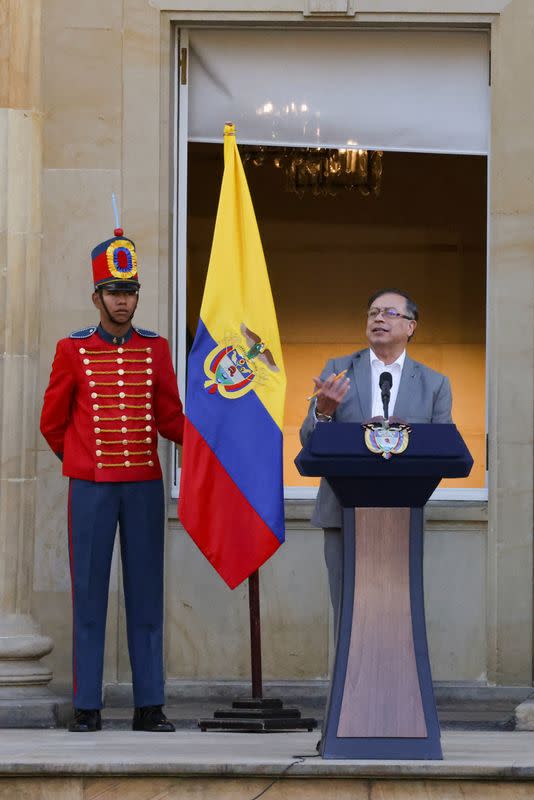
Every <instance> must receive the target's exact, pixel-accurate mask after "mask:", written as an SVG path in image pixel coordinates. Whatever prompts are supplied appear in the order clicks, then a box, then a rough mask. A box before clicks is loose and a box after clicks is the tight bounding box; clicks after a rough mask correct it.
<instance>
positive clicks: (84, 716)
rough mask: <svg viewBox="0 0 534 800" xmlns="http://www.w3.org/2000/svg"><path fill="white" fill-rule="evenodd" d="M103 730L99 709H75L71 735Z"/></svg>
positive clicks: (70, 728)
mask: <svg viewBox="0 0 534 800" xmlns="http://www.w3.org/2000/svg"><path fill="white" fill-rule="evenodd" d="M101 730H102V720H101V718H100V711H99V710H98V708H75V709H74V719H73V720H72V722H71V723H70V725H69V731H70V732H71V733H93V732H94V731H101Z"/></svg>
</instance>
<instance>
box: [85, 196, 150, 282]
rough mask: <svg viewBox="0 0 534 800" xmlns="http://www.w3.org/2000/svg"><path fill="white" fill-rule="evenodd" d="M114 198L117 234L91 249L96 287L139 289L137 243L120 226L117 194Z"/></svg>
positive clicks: (115, 231) (115, 232)
mask: <svg viewBox="0 0 534 800" xmlns="http://www.w3.org/2000/svg"><path fill="white" fill-rule="evenodd" d="M112 199H113V209H114V211H115V224H116V227H115V230H114V234H115V236H114V237H113V238H112V239H106V241H105V242H101V243H100V244H97V246H96V247H95V248H93V250H92V251H91V259H92V262H93V281H94V285H95V289H107V290H108V291H109V292H121V291H124V290H128V289H139V287H140V286H141V284H140V283H139V274H138V272H137V253H136V250H135V244H134V242H132V240H131V239H127V238H126V237H125V236H124V231H123V230H122V228H120V227H119V220H118V214H117V207H116V203H115V195H113V197H112Z"/></svg>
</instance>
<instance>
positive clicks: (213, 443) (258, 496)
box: [186, 320, 284, 542]
mask: <svg viewBox="0 0 534 800" xmlns="http://www.w3.org/2000/svg"><path fill="white" fill-rule="evenodd" d="M216 345H217V342H215V341H214V339H213V338H212V337H211V336H210V334H209V332H208V330H207V328H206V326H205V325H204V323H203V322H202V320H199V323H198V328H197V333H196V336H195V341H194V343H193V347H192V349H191V352H190V354H189V359H188V375H187V396H186V415H187V417H188V418H189V420H190V421H191V423H192V424H193V425H194V426H195V428H196V429H197V430H198V432H199V433H200V434H201V436H202V437H203V438H204V439H205V440H206V442H207V443H208V445H209V446H210V447H211V449H212V450H213V452H214V453H215V454H216V456H217V458H218V459H219V461H220V462H221V464H222V466H223V467H224V469H225V470H226V471H227V473H228V475H229V476H230V477H231V478H232V480H233V481H234V482H235V484H236V485H237V486H238V488H239V489H240V491H241V492H242V493H243V495H244V496H245V497H246V499H247V500H248V502H249V503H250V504H251V506H252V507H253V508H254V509H255V511H256V512H257V513H258V514H259V516H260V517H261V518H262V519H263V520H264V522H265V523H266V525H268V527H269V528H270V529H271V530H272V532H273V533H274V535H275V536H276V537H277V539H278V540H279V541H280V542H283V541H284V497H283V480H282V473H283V462H282V441H283V439H282V432H281V430H280V428H279V427H278V426H277V425H276V423H275V422H274V420H273V419H272V417H271V415H270V414H269V412H268V411H267V410H266V408H265V407H264V406H263V404H262V403H261V402H260V401H259V400H258V398H257V396H256V394H255V392H254V391H253V390H251V391H249V392H247V394H245V395H243V396H242V397H238V398H235V399H232V398H231V397H222V396H221V395H220V394H219V392H218V391H217V392H215V393H214V394H210V393H209V392H208V391H207V389H205V388H204V381H205V380H206V374H205V372H204V360H205V358H206V356H207V355H208V353H209V352H210V351H211V350H212V349H213V348H214V347H216ZM222 347H223V345H221V348H222ZM220 513H221V514H223V515H224V513H225V509H224V508H221V510H220ZM231 522H232V521H231V519H229V524H231Z"/></svg>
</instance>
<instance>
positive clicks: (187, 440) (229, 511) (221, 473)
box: [178, 417, 280, 589]
mask: <svg viewBox="0 0 534 800" xmlns="http://www.w3.org/2000/svg"><path fill="white" fill-rule="evenodd" d="M183 454H184V458H183V463H182V479H181V484H180V500H179V502H178V516H179V517H180V520H181V522H182V524H183V526H184V528H185V529H186V530H187V532H188V533H189V535H190V536H191V538H192V539H193V540H194V542H195V543H196V544H197V546H198V547H199V548H200V550H201V551H202V552H203V554H204V555H205V556H206V558H207V559H208V560H209V561H210V563H211V564H212V566H213V567H214V568H215V569H216V570H217V572H218V573H219V575H220V576H221V578H222V579H223V580H224V581H225V582H226V583H227V584H228V586H229V587H230V588H231V589H234V588H235V587H236V586H237V585H238V584H240V583H241V581H243V580H245V578H247V577H248V576H249V575H250V574H251V573H252V572H254V571H255V570H256V569H258V568H259V567H261V565H262V564H263V563H264V562H265V561H267V559H268V558H270V557H271V556H272V554H273V553H274V552H275V551H276V550H277V549H278V547H279V546H280V542H279V540H278V539H277V537H276V536H275V535H274V533H273V532H272V531H271V529H270V528H269V527H267V525H266V524H265V522H264V521H263V519H262V518H261V517H260V516H259V515H258V513H257V512H256V511H255V510H254V508H253V507H252V506H251V505H250V503H249V502H248V500H247V499H246V498H245V497H244V495H243V494H242V493H241V492H240V490H239V489H238V487H237V486H236V484H235V483H234V481H233V480H232V479H231V478H230V476H229V475H228V473H227V472H226V471H225V470H224V468H223V466H222V465H221V462H220V461H219V459H218V458H217V456H216V455H215V454H214V452H213V451H212V450H211V448H210V447H209V446H208V444H207V443H206V441H205V440H204V439H203V438H202V436H201V435H200V434H199V432H198V431H197V429H196V428H195V427H194V426H193V425H192V424H191V422H190V421H189V419H187V417H186V420H185V429H184V449H183ZM199 498H200V502H199Z"/></svg>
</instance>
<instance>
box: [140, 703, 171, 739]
mask: <svg viewBox="0 0 534 800" xmlns="http://www.w3.org/2000/svg"><path fill="white" fill-rule="evenodd" d="M132 730H134V731H154V732H156V733H158V732H159V733H172V732H173V731H175V730H176V728H175V727H174V725H173V724H172V722H169V720H168V719H167V717H166V716H165V714H164V713H163V710H162V706H141V707H140V708H136V709H135V712H134V717H133V721H132Z"/></svg>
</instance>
